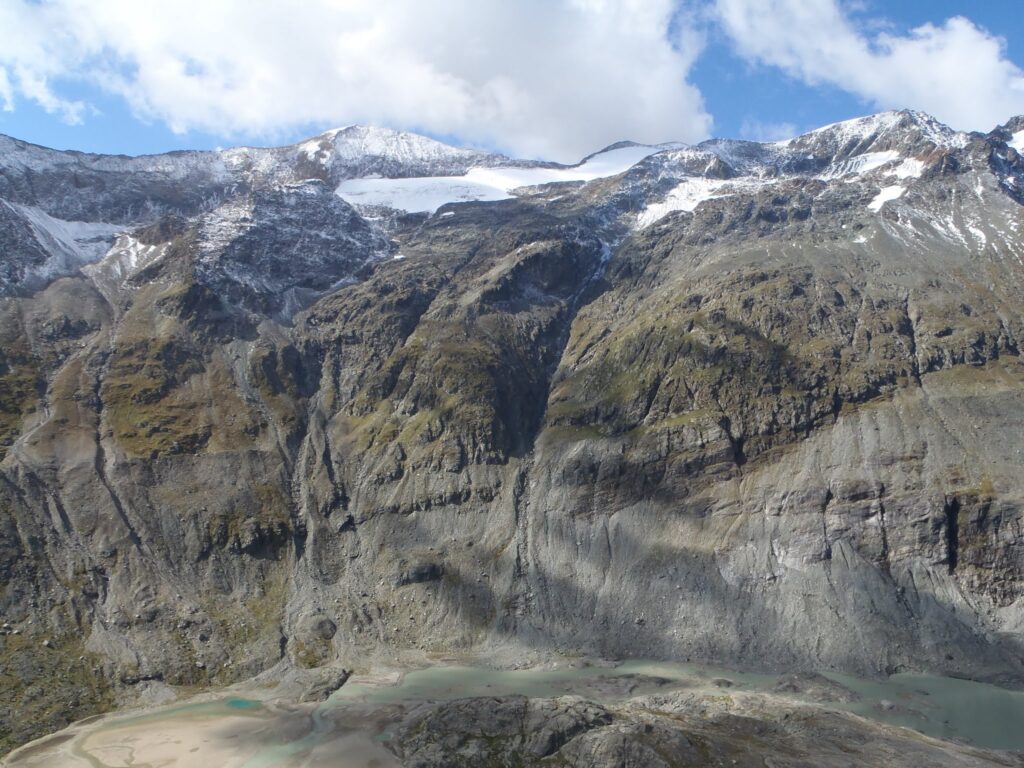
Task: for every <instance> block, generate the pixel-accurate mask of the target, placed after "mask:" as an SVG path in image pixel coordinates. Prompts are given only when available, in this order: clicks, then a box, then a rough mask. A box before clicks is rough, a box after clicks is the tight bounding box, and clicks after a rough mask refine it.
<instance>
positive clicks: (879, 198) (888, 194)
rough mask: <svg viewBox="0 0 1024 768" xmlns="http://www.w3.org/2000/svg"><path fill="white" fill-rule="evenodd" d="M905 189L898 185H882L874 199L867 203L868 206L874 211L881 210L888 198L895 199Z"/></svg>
mask: <svg viewBox="0 0 1024 768" xmlns="http://www.w3.org/2000/svg"><path fill="white" fill-rule="evenodd" d="M906 191H907V189H906V187H901V186H899V185H893V186H891V187H883V188H882V191H881V192H879V193H878V194H877V195H875V199H874V200H872V201H871V202H870V203H868V208H870V209H871V210H872V211H874V212H875V213H878V212H879V211H880V210H882V206H883V205H885V204H886V203H887V202H889V201H890V200H896V199H897V198H899V197H901V196H902V195H903V193H904V192H906Z"/></svg>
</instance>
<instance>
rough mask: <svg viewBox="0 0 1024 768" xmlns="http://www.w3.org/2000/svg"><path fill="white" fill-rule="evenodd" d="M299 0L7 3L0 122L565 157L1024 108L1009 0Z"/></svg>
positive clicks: (120, 138) (118, 139)
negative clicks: (865, 117)
mask: <svg viewBox="0 0 1024 768" xmlns="http://www.w3.org/2000/svg"><path fill="white" fill-rule="evenodd" d="M306 2H307V3H308V5H304V7H305V8H306V10H307V13H305V14H303V15H304V16H305V18H303V19H297V18H294V17H296V16H297V15H298V14H295V12H294V10H293V8H294V6H289V4H288V3H284V2H280V1H279V0H265V4H264V5H261V6H259V11H256V10H254V9H256V8H257V6H255V5H252V4H251V3H247V2H243V1H242V0H224V1H223V2H222V3H220V4H212V5H215V6H217V8H216V9H215V10H213V11H211V10H210V8H209V6H210V5H211V4H210V3H208V2H207V3H202V2H197V0H178V2H176V3H165V4H162V7H161V9H156V8H154V7H153V6H150V7H149V10H148V11H146V10H145V9H142V10H140V6H142V5H144V4H140V3H132V2H131V0H91V2H85V0H31V1H29V0H0V132H2V133H6V134H8V135H12V136H15V137H17V138H21V139H25V140H27V141H32V142H35V143H38V144H43V145H46V146H52V147H57V148H61V149H78V150H83V151H93V152H108V153H117V152H121V153H127V154H141V153H151V152H162V151H167V150H173V149H187V148H199V149H206V148H214V147H220V146H232V145H238V144H250V145H271V144H284V143H290V142H293V141H297V140H299V139H302V138H305V137H308V136H310V135H313V134H315V133H318V132H320V131H322V130H325V129H328V128H331V127H336V126H338V125H344V124H347V123H350V122H369V123H375V124H380V125H386V126H389V127H395V128H401V129H409V130H418V131H420V132H423V133H426V134H428V135H433V136H437V137H444V138H447V139H449V140H453V141H455V142H457V143H465V144H468V145H476V146H485V147H488V148H497V149H501V150H504V151H508V152H510V153H513V154H518V155H521V156H545V157H552V158H555V159H561V160H572V159H574V158H578V157H580V156H582V155H583V154H585V153H587V152H589V151H592V150H595V149H597V148H599V147H600V146H604V145H605V144H608V143H611V142H612V141H616V140H619V139H624V138H631V139H635V140H640V141H666V140H684V141H697V140H700V139H701V138H704V137H706V136H708V135H716V136H726V137H735V138H750V139H761V140H769V139H775V138H782V137H784V136H786V135H787V134H793V133H794V132H799V131H804V130H807V129H810V128H813V127H817V126H819V125H823V124H825V123H829V122H834V121H837V120H843V119H846V118H849V117H854V116H857V115H861V114H865V113H869V112H873V111H878V110H880V109H884V108H899V107H903V106H906V107H911V108H917V109H923V110H924V111H929V112H932V113H933V114H936V116H937V117H939V119H943V120H944V121H946V122H950V123H951V124H954V127H957V128H965V129H979V130H988V129H990V128H992V127H994V125H995V124H996V123H997V122H1002V121H1003V120H1005V119H1007V118H1009V117H1010V116H1011V115H1012V114H1017V113H1024V73H1022V72H1021V67H1020V65H1024V19H1022V14H1021V13H1020V10H1021V9H1020V5H1019V3H1018V2H1014V1H1012V0H986V2H980V3H979V2H975V3H967V2H959V1H957V0H891V1H890V2H881V1H880V0H519V2H517V3H513V4H508V3H499V2H497V1H496V0H495V2H490V1H489V0H434V3H432V4H412V3H408V2H403V0H377V1H376V2H370V1H369V0H350V4H351V7H350V9H348V10H346V11H345V12H344V13H340V12H338V11H337V9H336V7H333V6H330V4H329V3H328V2H327V0H306ZM424 6H429V10H427V11H424V10H423V8H424ZM509 6H512V7H511V8H510V7H509ZM161 14H163V15H161ZM954 17H961V20H960V21H958V22H957V23H955V24H951V23H949V22H948V20H949V19H951V18H954ZM453 19H457V20H458V21H453ZM923 25H931V26H930V27H927V28H923ZM824 41H828V43H827V44H823V43H824ZM957 123H959V124H957Z"/></svg>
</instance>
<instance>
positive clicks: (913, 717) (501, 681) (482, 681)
mask: <svg viewBox="0 0 1024 768" xmlns="http://www.w3.org/2000/svg"><path fill="white" fill-rule="evenodd" d="M824 677H827V678H828V679H829V680H831V681H833V682H834V683H837V684H839V685H841V686H843V687H845V688H846V689H847V690H848V691H851V692H852V693H853V694H855V695H856V696H857V697H858V698H857V699H856V700H855V701H852V702H829V703H828V704H827V705H826V706H829V707H832V708H835V709H841V710H846V711H849V712H853V713H855V714H858V715H862V716H864V717H867V718H870V719H874V720H877V721H881V722H885V723H889V724H893V725H899V726H905V727H910V728H914V729H916V730H918V731H921V732H923V733H926V734H928V735H931V736H936V737H940V738H946V739H949V738H955V739H960V740H963V741H967V742H970V743H973V744H975V745H977V746H981V747H989V748H994V749H1007V750H1024V692H1022V691H1010V690H1006V689H1003V688H998V687H996V686H993V685H987V684H984V683H976V682H971V681H967V680H956V679H951V678H944V677H936V676H931V675H917V674H901V675H895V676H893V677H890V678H888V679H886V680H865V679H862V678H857V677H852V676H849V675H840V674H834V673H827V674H825V675H824ZM716 678H725V679H727V680H728V681H729V689H730V690H735V691H750V692H771V691H772V689H773V688H775V686H776V685H777V684H778V683H779V680H780V678H779V677H778V676H775V675H765V674H751V673H741V672H736V671H733V670H726V669H720V668H714V667H705V666H699V665H693V664H672V663H664V662H652V661H643V660H633V661H627V662H624V663H622V664H619V665H617V666H614V667H611V666H588V665H586V664H578V665H564V666H556V667H551V668H541V669H526V670H494V669H485V668H479V667H470V666H436V667H430V668H426V669H420V670H414V671H410V672H408V673H406V674H405V675H404V677H403V678H402V680H401V682H400V683H398V684H397V685H390V686H389V685H379V684H371V683H361V682H359V681H358V680H357V681H352V682H349V683H348V684H346V685H345V686H343V687H342V688H341V689H340V690H339V691H337V692H336V693H335V694H334V696H332V697H331V698H330V699H329V700H328V701H326V702H324V703H322V704H320V705H318V706H316V707H314V708H312V709H311V708H309V707H287V706H284V705H274V704H272V703H267V702H262V701H258V700H254V699H247V698H243V697H239V696H236V697H232V698H226V699H220V700H214V701H205V702H200V703H193V704H181V705H175V706H169V707H164V708H162V709H158V710H154V711H151V712H146V713H144V714H140V715H134V716H128V717H114V718H107V719H105V720H102V721H100V722H97V723H95V724H92V725H89V726H87V728H86V729H83V731H82V733H81V734H79V735H78V736H77V737H76V738H75V739H74V741H73V742H70V743H69V744H66V745H65V744H63V742H60V741H58V740H55V741H52V742H51V743H52V744H53V745H54V747H53V748H54V750H60V751H59V754H60V755H61V756H63V757H66V758H68V760H67V761H66V762H61V761H60V760H52V761H50V762H46V761H44V762H38V759H39V755H38V753H34V754H35V755H36V756H35V758H29V759H26V760H21V759H20V757H19V759H18V760H16V761H14V762H12V763H11V765H12V766H26V767H27V766H35V765H47V766H49V765H55V766H57V765H61V766H62V765H89V766H92V767H93V768H116V767H118V766H122V765H134V766H141V765H149V764H150V763H145V762H139V761H140V760H141V759H142V756H141V755H138V756H137V755H136V754H135V753H134V751H133V749H134V748H128V747H125V748H124V750H125V752H126V756H121V755H119V754H118V749H120V747H118V746H117V742H118V739H120V738H122V737H121V734H123V741H124V742H125V743H132V744H135V743H136V742H137V740H138V739H137V736H136V734H138V733H139V732H140V731H150V732H154V731H158V730H164V731H168V732H172V731H173V732H174V734H180V733H181V732H182V731H185V730H188V729H193V730H195V731H196V732H198V733H200V737H201V738H199V737H197V738H198V741H197V742H196V743H198V744H200V749H205V748H206V747H203V746H202V745H205V744H210V743H213V742H217V740H218V739H219V742H217V743H218V747H219V748H221V749H222V750H223V749H225V747H226V748H227V749H228V750H229V751H230V749H231V744H232V743H233V744H236V745H237V747H238V748H237V751H236V752H235V753H234V754H235V755H236V758H237V759H232V760H231V762H230V765H232V766H238V768H273V766H286V765H293V764H299V763H296V762H295V761H296V760H299V759H301V761H302V762H301V764H302V765H308V766H315V765H335V766H352V767H353V768H355V767H356V766H369V765H376V766H387V765H394V764H395V763H394V761H393V759H392V758H391V757H390V755H389V754H388V753H387V752H386V751H385V750H384V749H383V748H382V746H381V743H380V742H381V740H382V739H384V740H386V739H387V726H386V723H385V720H386V718H381V717H380V715H379V713H380V712H383V711H385V710H386V709H387V708H388V707H389V706H391V705H396V704H409V703H415V702H417V701H422V700H446V699H455V698H465V697H472V696H509V695H523V696H531V697H549V696H559V695H564V694H579V695H582V696H584V697H586V698H589V699H591V700H595V701H599V702H603V703H606V704H611V703H614V702H615V701H619V700H622V699H625V698H629V697H632V696H638V695H642V694H645V693H653V692H655V691H665V690H671V689H679V688H686V687H698V686H701V687H703V686H707V685H708V684H709V683H710V682H711V681H712V680H713V679H716ZM795 698H800V696H799V695H798V694H796V695H795ZM227 734H230V735H227ZM175 738H181V736H180V735H169V736H167V737H166V739H175ZM187 738H188V737H186V739H187ZM230 739H237V740H236V741H234V742H229V741H228V740H230ZM111 742H113V744H111ZM100 743H102V744H103V745H104V746H103V747H102V748H99V747H96V746H95V745H96V744H100ZM164 743H167V742H166V740H165V742H164ZM174 743H178V742H174ZM182 743H184V742H182ZM189 743H190V744H191V743H193V742H189ZM103 750H105V751H103ZM188 751H190V752H196V749H189V750H188ZM29 754H33V753H31V752H29V753H27V754H26V757H28V755H29ZM53 754H54V755H57V754H58V752H54V753H53ZM318 754H319V755H321V757H319V758H318V757H317V755H318ZM339 755H344V758H342V759H343V760H344V762H338V760H339V757H338V756H339ZM111 756H113V757H111ZM129 757H130V759H129ZM194 757H197V758H198V757H199V754H196V755H194ZM182 759H187V758H186V757H184V756H183V758H182ZM111 760H112V762H108V761H111ZM122 761H126V762H122ZM152 764H153V765H156V764H158V763H156V762H154V763H152ZM159 764H160V765H167V764H168V763H163V762H161V763H159Z"/></svg>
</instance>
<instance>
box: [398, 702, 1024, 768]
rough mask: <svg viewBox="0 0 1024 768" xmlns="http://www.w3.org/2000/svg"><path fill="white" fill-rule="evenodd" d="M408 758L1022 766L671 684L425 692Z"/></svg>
mask: <svg viewBox="0 0 1024 768" xmlns="http://www.w3.org/2000/svg"><path fill="white" fill-rule="evenodd" d="M391 746H392V748H393V749H395V751H396V752H397V754H398V757H399V758H400V760H401V765H402V766H405V767H406V768H434V767H435V766H436V767H437V768H440V767H441V766H446V767H447V766H452V767H459V768H461V767H462V766H466V768H469V767H470V766H474V767H475V766H495V767H496V768H506V767H507V768H529V767H531V766H538V768H539V767H540V766H550V765H559V766H562V765H564V766H574V767H575V766H578V767H579V768H590V767H591V766H618V767H619V768H689V767H690V766H694V767H696V766H707V765H736V766H749V768H762V766H770V767H771V768H811V766H815V767H816V768H820V767H822V766H850V765H886V766H908V768H910V767H911V766H915V767H916V766H935V768H939V766H975V767H976V768H982V767H983V766H1020V765H1022V764H1024V761H1022V758H1021V756H1020V755H1014V754H1010V753H1005V752H1003V753H1000V752H991V751H987V750H980V749H972V748H970V747H967V746H965V745H962V744H956V743H952V742H943V741H938V740H935V739H930V738H927V737H925V736H921V735H919V734H914V733H912V732H910V731H907V730H904V729H900V728H892V727H888V726H884V725H878V724H875V723H871V722H870V721H867V720H864V719H862V718H859V717H856V716H853V715H848V714H845V713H841V712H836V711H833V710H828V709H822V708H818V707H813V706H807V705H801V704H794V703H791V702H789V703H787V702H782V701H780V700H777V699H774V698H773V697H769V696H761V695H757V694H743V695H731V696H714V697H711V696H706V695H700V694H678V693H676V694H669V695H663V696H655V697H647V698H639V699H632V700H630V701H628V702H624V703H623V704H620V705H618V706H616V707H615V708H614V709H609V708H606V707H604V706H601V705H598V704H593V703H589V702H586V701H584V700H582V699H579V698H575V697H561V698H557V699H525V698H503V699H498V698H495V699H479V698H477V699H462V700H458V701H453V702H444V703H429V704H424V705H423V706H421V707H420V708H419V709H417V710H413V711H412V712H410V713H409V714H408V716H406V717H405V719H404V720H403V721H402V723H401V724H400V726H398V727H397V728H395V733H394V738H393V740H392V742H391Z"/></svg>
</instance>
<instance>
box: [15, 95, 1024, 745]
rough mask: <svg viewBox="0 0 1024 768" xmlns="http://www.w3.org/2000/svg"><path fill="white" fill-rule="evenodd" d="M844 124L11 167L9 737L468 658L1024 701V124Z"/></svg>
mask: <svg viewBox="0 0 1024 768" xmlns="http://www.w3.org/2000/svg"><path fill="white" fill-rule="evenodd" d="M828 129H831V130H828ZM339 130H351V129H350V128H347V129H339ZM822 130H825V132H824V133H822V132H821V131H815V132H811V133H808V134H805V135H804V136H802V137H797V138H795V139H793V140H790V141H789V142H788V143H786V144H785V145H782V144H781V143H778V142H777V143H768V144H757V143H743V142H731V143H729V142H724V143H723V142H720V141H719V142H712V143H711V144H710V145H708V146H707V147H705V146H704V145H699V146H697V147H671V148H667V149H664V150H661V151H657V152H651V153H649V154H645V155H644V156H643V157H640V155H643V154H644V153H645V152H646V151H647V149H654V148H647V149H645V148H643V147H642V146H640V147H638V145H632V144H631V145H628V146H625V145H612V146H611V147H610V148H607V149H606V150H604V151H603V152H600V153H597V154H596V155H591V156H589V157H588V158H587V159H586V162H584V163H581V164H579V165H577V166H557V167H555V166H551V165H550V164H548V165H545V164H537V163H532V162H527V163H523V164H522V165H514V166H508V165H501V163H503V162H506V161H507V159H504V158H502V159H495V158H497V157H499V156H494V155H487V156H486V157H487V158H490V159H487V160H485V161H482V162H485V163H490V164H485V165H479V166H473V167H469V166H467V162H469V161H468V160H467V156H466V155H464V154H460V152H461V150H457V151H456V153H455V155H453V156H451V157H454V159H453V160H451V162H449V158H450V156H449V155H447V154H445V152H443V151H442V152H441V155H442V157H441V159H440V160H439V159H438V157H439V156H438V155H437V153H436V152H435V150H436V147H433V145H429V147H430V148H429V149H428V150H427V151H426V153H425V155H423V156H414V155H415V152H413V153H412V154H410V152H409V151H407V150H409V148H410V147H413V148H414V147H415V146H419V144H418V143H417V142H412V143H411V144H409V143H407V144H403V145H401V146H399V147H398V149H397V150H396V152H395V153H393V154H391V155H387V153H385V154H383V155H381V154H377V155H373V156H359V157H355V158H352V157H349V158H348V159H344V158H343V159H342V160H340V161H338V162H333V161H332V163H326V162H324V161H322V160H317V159H316V156H317V153H318V152H321V151H324V152H326V150H324V148H323V147H322V146H321V145H320V143H317V144H316V146H315V147H311V149H313V150H314V151H313V152H312V155H313V156H312V157H311V156H310V153H309V152H306V151H304V150H302V149H301V147H302V146H303V144H304V143H303V142H300V143H299V144H296V145H292V146H291V147H285V148H278V149H269V150H254V151H253V152H251V153H250V152H248V151H245V150H227V151H225V152H226V153H228V160H227V161H224V160H223V155H218V156H217V162H215V163H213V164H212V165H209V164H206V159H208V158H209V157H210V156H209V155H203V156H202V157H203V158H206V159H204V160H203V162H199V161H195V162H193V160H195V158H193V157H192V156H191V155H190V156H188V157H186V158H183V159H184V160H185V162H181V163H165V162H164V160H163V159H159V158H158V159H157V160H151V159H145V162H139V163H135V162H134V161H132V162H126V163H120V162H113V161H110V160H109V158H108V159H102V158H101V160H102V162H100V161H99V160H98V161H97V162H96V163H95V164H94V165H93V166H89V167H85V166H80V165H75V163H70V164H63V165H62V164H60V163H57V164H54V165H45V164H44V165H41V166H40V167H38V168H35V169H33V168H29V167H27V166H25V165H24V164H22V165H17V161H11V160H10V159H9V158H8V157H7V156H6V155H4V154H3V153H2V152H0V201H2V203H0V279H2V280H3V284H2V290H0V626H2V627H3V629H2V630H0V642H2V645H0V660H2V662H3V664H0V684H2V687H3V690H5V691H8V692H9V693H10V695H9V696H8V697H7V698H6V699H5V700H4V701H3V702H0V731H6V732H8V733H9V734H10V736H7V737H6V740H5V741H4V744H5V745H7V746H13V745H14V744H15V743H20V742H22V741H25V740H26V739H28V738H30V737H32V736H35V735H38V734H40V733H42V732H44V731H46V730H52V729H55V728H57V727H58V726H60V725H62V724H63V723H65V722H67V720H68V719H70V718H74V717H84V716H86V715H87V714H90V713H93V712H96V711H100V710H103V709H107V708H110V707H113V706H115V705H117V704H118V703H130V702H132V701H137V700H139V699H140V698H145V697H146V696H149V695H152V696H158V695H164V694H167V693H168V692H169V691H171V689H172V688H175V687H178V686H214V685H223V684H227V683H230V682H234V681H239V680H245V679H248V678H251V677H253V676H254V675H257V674H260V673H267V674H268V675H271V676H273V675H285V674H287V673H288V670H295V669H315V668H319V667H326V668H333V667H336V666H340V665H344V666H345V667H346V669H350V668H351V667H352V666H358V665H365V664H369V663H371V662H372V660H375V659H392V658H394V657H399V658H401V659H402V660H403V662H408V663H410V664H416V663H420V662H421V661H423V660H424V659H425V658H427V657H428V656H429V655H430V654H442V655H444V654H450V653H459V652H463V651H468V650H472V651H475V652H491V653H496V654H501V655H502V656H503V657H504V658H508V659H510V660H514V661H515V662H519V661H523V660H526V661H529V660H535V661H543V660H544V659H545V658H548V657H550V656H551V655H564V654H569V655H571V654H574V653H584V654H589V655H594V656H603V657H613V658H622V657H631V656H632V657H647V658H662V659H677V660H678V659H694V660H700V661H705V662H708V663H719V664H725V665H729V664H733V665H736V666H741V667H757V668H762V669H774V670H786V671H792V670H801V671H816V670H841V671H846V672H853V673H858V674H868V675H879V674H887V673H891V672H893V671H898V670H918V671H929V672H934V673H943V674H952V675H957V676H966V677H970V678H973V679H980V680H988V681H993V682H998V683H1001V684H1005V685H1013V686H1018V687H1019V686H1021V685H1022V684H1024V634H1022V631H1024V630H1022V628H1024V539H1022V536H1021V533H1020V531H1021V530H1022V527H1021V526H1022V525H1024V484H1022V483H1024V480H1022V478H1024V473H1022V472H1021V471H1020V470H1021V467H1022V463H1024V459H1022V458H1021V451H1022V450H1024V449H1022V448H1018V446H1019V445H1020V438H1019V435H1020V434H1021V433H1022V430H1024V416H1022V414H1024V366H1022V364H1021V360H1020V344H1021V341H1020V340H1021V339H1022V338H1024V262H1022V258H1024V256H1022V255H1024V230H1022V228H1021V225H1022V223H1024V213H1022V212H1024V208H1022V205H1024V197H1022V194H1021V190H1020V179H1024V160H1022V159H1021V156H1020V154H1019V153H1018V152H1017V150H1016V149H1015V148H1014V147H1013V146H1012V144H1013V143H1015V142H1016V141H1017V137H1018V136H1019V135H1020V134H1021V131H1024V123H1022V122H1021V121H1020V119H1016V121H1015V120H1011V121H1009V122H1008V123H1007V124H1006V125H1005V126H1003V127H1000V128H997V129H996V130H994V131H993V132H991V133H990V134H956V133H953V134H947V133H945V132H943V131H941V130H939V129H938V128H936V127H935V126H934V125H932V124H931V123H930V122H929V120H928V119H926V117H924V116H919V115H916V114H914V113H903V112H894V113H884V114H883V115H882V116H875V117H873V118H865V119H863V120H861V121H859V122H856V121H855V124H852V125H851V124H847V123H842V124H839V127H838V128H837V127H836V126H831V127H827V128H826V129H822ZM355 133H356V134H358V133H359V131H358V130H356V131H355ZM334 136H335V137H336V136H337V134H334ZM361 140H362V139H359V138H358V136H357V138H356V141H361ZM308 141H315V142H319V141H321V140H320V139H319V138H318V137H314V139H311V140H308ZM308 141H307V142H305V143H308ZM374 141H376V140H374ZM371 143H372V142H371ZM0 144H2V142H0ZM702 147H704V148H702ZM714 150H718V151H714ZM19 151H20V150H19ZM232 152H234V153H236V154H235V155H231V154H230V153H232ZM332 156H333V155H332ZM162 157H164V159H165V156H162ZM473 157H477V155H473ZM133 163H134V164H133ZM626 163H628V165H626V166H625V167H624V168H623V167H621V166H622V165H624V164H626ZM69 165H70V168H69ZM19 169H20V170H19ZM456 171H458V172H459V173H455V172H456ZM409 173H415V174H421V175H419V176H415V175H413V176H410V175H408V174H409ZM446 173H447V174H448V175H445V174H446ZM346 174H359V175H358V176H354V177H351V178H350V177H346V176H345V175H346ZM388 174H391V176H390V177H389V176H388ZM374 176H376V177H379V178H373V177H374ZM353 179H358V180H360V181H362V182H366V183H368V184H369V187H368V189H369V190H370V192H372V193H373V194H374V195H376V197H374V198H373V199H372V201H371V203H369V204H362V203H360V202H359V201H358V199H356V198H354V196H352V195H350V196H349V198H348V199H346V198H345V196H344V195H342V194H339V191H338V190H339V188H341V187H342V185H343V184H344V183H345V182H347V181H352V180H353ZM524 179H525V180H526V181H539V182H540V183H534V184H520V183H519V182H522V181H523V180H524ZM374 184H377V186H376V187H374ZM517 184H518V186H516V185H517ZM389 185H390V186H389ZM402 185H404V188H405V189H406V190H408V189H410V188H414V187H416V185H421V188H415V189H414V191H415V192H416V194H421V193H422V194H425V192H424V189H426V188H427V187H429V189H427V191H429V192H430V194H431V195H434V197H433V198H432V199H431V202H433V201H434V200H436V201H438V203H439V204H438V205H437V206H436V207H433V208H430V209H429V210H427V209H424V210H421V211H415V210H413V211H410V210H408V209H399V208H394V207H389V206H388V205H387V202H388V201H389V200H391V201H394V200H396V199H398V198H397V197H396V196H395V193H394V189H396V188H398V187H400V186H402ZM438 185H440V186H438ZM452 185H457V186H452ZM453 190H454V191H455V192H457V193H458V194H459V195H462V196H463V197H462V198H456V199H455V200H452V199H450V196H451V193H452V191H453ZM342 191H344V190H342ZM385 193H386V194H385ZM403 194H405V193H403ZM410 194H411V193H410ZM422 194H421V197H415V196H413V198H412V199H413V200H414V202H415V204H416V205H421V204H422V202H421V201H422V200H423V199H424V198H423V197H422ZM387 195H390V197H388V196H387ZM474 195H477V196H480V195H483V196H485V199H474V198H473V196H474ZM367 199H368V198H365V197H364V198H363V200H364V201H365V200H367ZM353 200H355V202H353ZM382 201H383V202H382ZM76 222H77V223H78V225H77V228H76V227H70V224H72V223H76ZM86 225H87V226H86ZM100 226H102V227H107V228H108V229H97V227H100ZM88 227H93V229H89V228H88ZM85 262H88V263H85ZM48 270H49V271H48ZM15 631H17V633H15ZM44 641H45V642H44ZM79 659H80V661H79ZM54 690H57V691H59V692H60V696H59V697H54V696H53V695H52V692H53V691H54ZM58 699H59V701H58ZM68 702H74V703H73V704H69V703H68Z"/></svg>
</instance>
